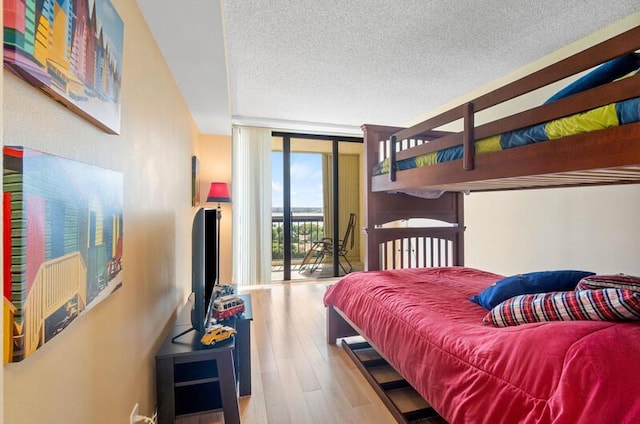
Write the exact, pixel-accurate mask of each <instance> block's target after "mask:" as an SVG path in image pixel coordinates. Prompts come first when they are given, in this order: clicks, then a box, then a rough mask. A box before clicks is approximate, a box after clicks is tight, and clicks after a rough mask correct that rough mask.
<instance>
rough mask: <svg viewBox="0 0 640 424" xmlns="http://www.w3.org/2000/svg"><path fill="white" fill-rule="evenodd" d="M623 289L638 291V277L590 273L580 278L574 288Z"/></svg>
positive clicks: (639, 287) (639, 279)
mask: <svg viewBox="0 0 640 424" xmlns="http://www.w3.org/2000/svg"><path fill="white" fill-rule="evenodd" d="M597 289H625V290H633V291H640V277H634V276H633V275H625V274H618V275H590V276H588V277H584V278H582V279H581V280H580V281H579V282H578V285H577V286H576V290H597Z"/></svg>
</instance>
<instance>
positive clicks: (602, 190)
mask: <svg viewBox="0 0 640 424" xmlns="http://www.w3.org/2000/svg"><path fill="white" fill-rule="evenodd" d="M638 210H640V185H625V186H604V187H589V188H568V189H546V190H544V189H543V190H524V191H512V192H496V193H474V194H471V195H469V196H465V219H466V222H465V223H466V226H467V231H466V233H465V238H466V246H465V247H466V248H465V256H466V258H465V264H466V265H467V266H472V267H477V268H482V269H486V270H490V271H493V272H497V273H501V274H505V275H510V274H516V273H520V272H528V271H537V270H546V269H584V270H588V271H593V272H596V273H618V272H624V273H629V274H635V275H640V237H639V236H640V220H639V219H638Z"/></svg>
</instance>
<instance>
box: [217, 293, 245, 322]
mask: <svg viewBox="0 0 640 424" xmlns="http://www.w3.org/2000/svg"><path fill="white" fill-rule="evenodd" d="M243 312H244V300H243V299H242V298H241V297H240V296H236V295H228V296H222V297H220V298H218V299H216V300H215V301H214V302H213V311H212V315H213V319H215V320H216V321H224V320H225V319H228V318H231V317H233V316H239V315H240V314H242V313H243Z"/></svg>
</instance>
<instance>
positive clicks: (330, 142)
mask: <svg viewBox="0 0 640 424" xmlns="http://www.w3.org/2000/svg"><path fill="white" fill-rule="evenodd" d="M354 141H356V142H359V143H357V144H354V143H353V142H354ZM272 148H273V150H272V173H273V177H272V256H273V262H272V280H274V281H288V280H291V279H301V278H320V277H331V276H337V275H340V274H344V273H345V272H349V271H350V270H351V267H350V262H352V261H355V262H356V263H359V262H360V255H359V251H360V243H359V238H360V237H359V236H360V235H359V231H356V230H355V225H352V227H353V228H352V231H353V233H354V234H353V236H354V239H353V243H350V244H349V246H348V250H345V249H343V250H342V251H340V249H339V248H340V247H343V248H344V247H345V246H344V245H341V246H340V245H338V244H335V247H334V246H333V244H332V243H331V242H332V241H333V240H341V239H342V237H343V236H344V232H345V230H346V228H347V225H348V222H349V217H350V214H351V213H354V214H356V215H359V214H358V211H359V210H360V196H359V192H360V179H359V174H360V172H359V171H360V162H361V161H360V155H361V153H362V144H361V139H348V138H347V139H346V140H345V141H342V140H341V139H338V138H335V137H326V136H311V135H299V134H287V133H274V134H273V144H272ZM343 150H344V152H345V153H344V154H343V152H342V151H343ZM335 217H338V218H335ZM352 221H353V220H352ZM334 222H338V226H337V227H336V226H335V225H334ZM334 249H335V251H334ZM341 253H342V255H341ZM346 253H348V254H349V255H351V257H352V261H350V260H349V259H348V258H349V257H348V256H347V255H346ZM340 257H342V261H341V262H338V258H340ZM353 258H355V259H353Z"/></svg>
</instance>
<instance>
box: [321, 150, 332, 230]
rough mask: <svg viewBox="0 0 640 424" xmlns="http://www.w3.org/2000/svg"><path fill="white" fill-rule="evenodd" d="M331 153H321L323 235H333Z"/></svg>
mask: <svg viewBox="0 0 640 424" xmlns="http://www.w3.org/2000/svg"><path fill="white" fill-rule="evenodd" d="M332 160H333V155H332V154H331V153H323V154H322V215H323V216H322V220H323V227H324V228H323V230H324V236H325V237H332V236H333V174H332V171H331V170H332V169H333V166H332V162H331V161H332Z"/></svg>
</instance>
